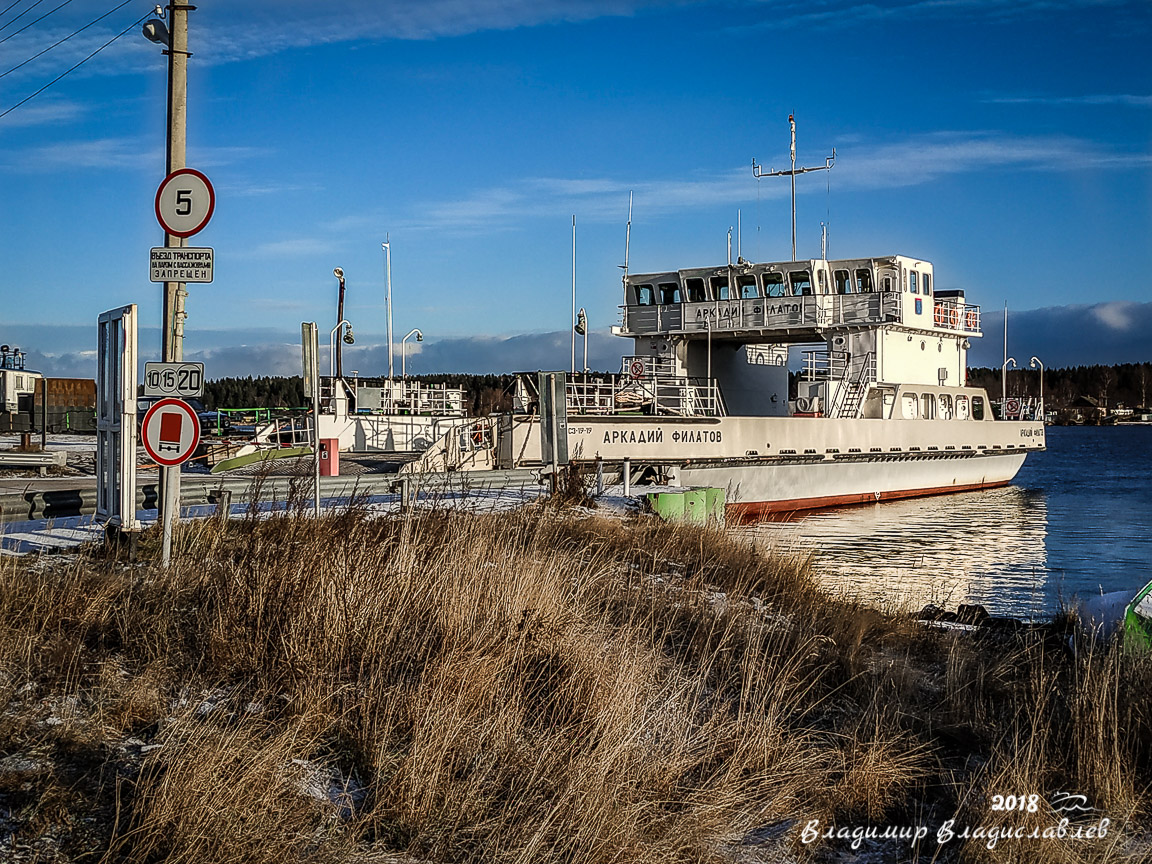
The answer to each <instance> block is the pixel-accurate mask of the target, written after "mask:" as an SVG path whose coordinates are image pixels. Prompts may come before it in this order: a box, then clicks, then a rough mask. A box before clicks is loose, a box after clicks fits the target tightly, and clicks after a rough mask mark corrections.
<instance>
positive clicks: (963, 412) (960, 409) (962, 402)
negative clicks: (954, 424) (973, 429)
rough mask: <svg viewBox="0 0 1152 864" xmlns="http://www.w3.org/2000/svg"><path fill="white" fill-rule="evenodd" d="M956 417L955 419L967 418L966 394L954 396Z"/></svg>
mask: <svg viewBox="0 0 1152 864" xmlns="http://www.w3.org/2000/svg"><path fill="white" fill-rule="evenodd" d="M956 419H957V420H967V419H968V397H967V396H957V397H956Z"/></svg>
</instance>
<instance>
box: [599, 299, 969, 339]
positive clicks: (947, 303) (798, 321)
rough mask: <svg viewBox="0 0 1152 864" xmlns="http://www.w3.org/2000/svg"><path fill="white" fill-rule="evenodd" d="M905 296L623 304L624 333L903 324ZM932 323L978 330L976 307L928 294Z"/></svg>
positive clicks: (966, 331)
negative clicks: (931, 310)
mask: <svg viewBox="0 0 1152 864" xmlns="http://www.w3.org/2000/svg"><path fill="white" fill-rule="evenodd" d="M903 297H904V295H902V294H900V293H899V292H896V291H887V292H868V293H863V294H815V295H802V296H798V297H745V298H736V299H732V300H708V301H704V302H697V303H689V302H684V303H669V304H664V305H652V306H622V307H620V308H621V323H622V329H623V333H624V335H648V334H660V333H669V334H671V333H676V334H701V333H708V332H709V331H711V332H712V333H724V332H734V331H740V332H748V331H758V330H759V331H763V330H770V331H802V332H810V331H818V330H822V329H825V328H829V327H852V326H859V327H868V326H877V325H881V324H900V323H903V320H904V315H903ZM932 309H933V313H934V314H933V318H932V323H933V326H935V327H940V328H944V329H948V330H954V331H956V332H961V333H978V332H979V330H980V307H979V306H970V305H967V304H964V303H959V302H956V301H952V300H947V299H941V300H936V299H935V298H933V299H932Z"/></svg>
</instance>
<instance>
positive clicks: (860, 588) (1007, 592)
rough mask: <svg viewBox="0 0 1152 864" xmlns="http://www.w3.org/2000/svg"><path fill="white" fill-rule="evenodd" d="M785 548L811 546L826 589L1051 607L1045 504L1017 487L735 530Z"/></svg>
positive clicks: (915, 601)
mask: <svg viewBox="0 0 1152 864" xmlns="http://www.w3.org/2000/svg"><path fill="white" fill-rule="evenodd" d="M733 530H735V531H737V532H738V533H740V534H742V535H744V536H751V537H753V538H755V541H756V542H757V543H758V544H763V545H764V546H766V547H771V548H775V549H777V550H781V551H811V552H813V553H814V554H815V556H816V566H815V570H816V572H817V574H818V577H819V579H820V581H821V584H823V585H825V586H826V587H829V588H833V589H835V590H837V591H838V592H842V593H843V594H846V595H848V596H851V597H854V598H858V599H860V600H863V601H865V602H868V603H870V604H875V605H880V606H883V607H885V608H889V609H919V608H921V607H923V606H924V605H925V604H927V603H936V604H940V605H947V606H949V607H955V606H956V604H958V603H979V604H981V605H983V606H984V607H986V608H987V609H988V611H989V612H991V613H992V614H994V615H996V614H999V615H1005V614H1010V615H1016V616H1040V615H1045V614H1050V613H1052V612H1054V611H1055V610H1056V606H1057V601H1058V599H1059V597H1058V585H1057V584H1056V581H1055V580H1053V579H1051V578H1050V576H1049V571H1048V562H1047V552H1046V549H1045V540H1046V538H1047V535H1048V504H1047V498H1046V496H1045V495H1044V493H1043V492H1038V491H1034V490H1025V489H1020V488H1017V487H1015V486H1009V487H1005V488H1003V489H993V490H988V491H984V492H967V493H960V494H957V495H941V496H936V497H932V498H918V499H910V500H906V501H894V502H890V503H883V504H877V505H875V506H866V507H853V508H845V509H841V510H830V511H825V512H821V513H814V514H812V515H809V516H804V517H800V518H798V519H796V520H795V521H791V522H766V523H760V524H757V525H749V526H743V527H741V528H736V529H733Z"/></svg>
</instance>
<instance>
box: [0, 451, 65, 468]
mask: <svg viewBox="0 0 1152 864" xmlns="http://www.w3.org/2000/svg"><path fill="white" fill-rule="evenodd" d="M67 462H68V454H67V453H65V452H64V451H63V450H54V451H40V452H38V453H25V452H22V451H18V450H11V451H7V452H3V453H0V468H52V467H61V468H62V467H64V465H66V464H67Z"/></svg>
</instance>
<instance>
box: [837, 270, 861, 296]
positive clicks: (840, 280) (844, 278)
mask: <svg viewBox="0 0 1152 864" xmlns="http://www.w3.org/2000/svg"><path fill="white" fill-rule="evenodd" d="M864 272H868V271H864ZM832 279H833V281H834V282H835V283H836V293H837V294H851V293H852V279H851V277H850V276H849V275H848V271H847V270H833V271H832Z"/></svg>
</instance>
